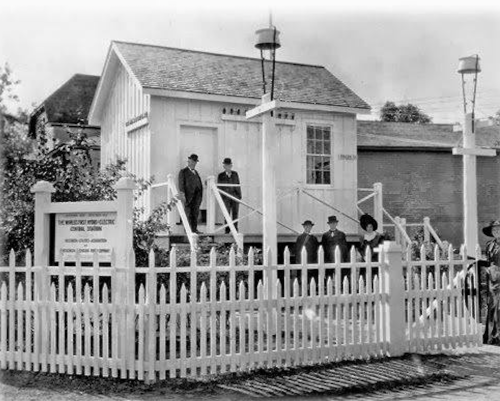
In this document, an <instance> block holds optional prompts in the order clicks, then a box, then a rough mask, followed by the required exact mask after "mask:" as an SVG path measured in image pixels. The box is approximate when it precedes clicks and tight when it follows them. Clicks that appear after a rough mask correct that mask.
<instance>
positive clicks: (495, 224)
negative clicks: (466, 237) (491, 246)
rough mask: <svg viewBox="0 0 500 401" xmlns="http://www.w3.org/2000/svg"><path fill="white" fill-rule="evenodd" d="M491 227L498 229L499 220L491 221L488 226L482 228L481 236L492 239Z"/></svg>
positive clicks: (499, 225)
mask: <svg viewBox="0 0 500 401" xmlns="http://www.w3.org/2000/svg"><path fill="white" fill-rule="evenodd" d="M493 227H500V220H493V221H492V222H491V223H490V225H489V226H487V227H484V228H483V234H484V235H487V236H488V237H493V233H492V230H493Z"/></svg>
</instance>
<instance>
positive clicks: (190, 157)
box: [188, 153, 200, 162]
mask: <svg viewBox="0 0 500 401" xmlns="http://www.w3.org/2000/svg"><path fill="white" fill-rule="evenodd" d="M188 159H191V160H192V161H194V162H199V161H200V160H199V159H198V155H197V154H194V153H193V154H192V155H191V156H189V157H188Z"/></svg>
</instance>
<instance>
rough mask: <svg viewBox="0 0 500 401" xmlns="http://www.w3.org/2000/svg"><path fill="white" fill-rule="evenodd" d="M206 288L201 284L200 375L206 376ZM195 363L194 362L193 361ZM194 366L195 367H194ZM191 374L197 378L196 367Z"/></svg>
mask: <svg viewBox="0 0 500 401" xmlns="http://www.w3.org/2000/svg"><path fill="white" fill-rule="evenodd" d="M206 303H207V287H206V285H205V283H202V284H201V289H200V310H201V311H200V314H201V316H200V363H199V364H200V375H201V376H206V375H207V368H208V353H207V309H206V308H205V305H206ZM193 362H194V363H196V360H193ZM194 366H196V365H194ZM191 374H192V375H193V376H197V374H196V367H195V368H194V369H193V370H192V372H191Z"/></svg>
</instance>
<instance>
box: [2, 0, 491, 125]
mask: <svg viewBox="0 0 500 401" xmlns="http://www.w3.org/2000/svg"><path fill="white" fill-rule="evenodd" d="M433 3H434V4H433ZM436 3H437V4H436ZM495 3H498V2H495V1H489V0H476V1H474V2H437V1H431V0H420V1H419V2H416V1H412V2H409V1H403V0H400V1H393V0H385V1H376V0H374V1H371V2H369V1H365V0H350V1H348V2H340V1H329V2H327V1H320V0H307V1H305V0H302V1H300V2H292V1H287V2H276V1H274V2H273V1H267V2H264V1H261V0H254V1H252V2H241V1H235V0H234V1H232V2H227V1H219V0H211V1H205V2H202V1H192V0H184V1H182V2H181V1H171V2H167V1H159V0H158V1H157V0H141V1H130V0H123V1H120V2H117V1H105V0H101V1H97V0H86V1H78V2H76V1H69V0H66V1H59V0H45V1H43V2H42V1H31V0H17V1H12V0H10V1H7V0H0V65H2V66H3V65H4V64H5V63H6V62H7V63H9V65H10V67H11V68H12V70H13V71H14V75H15V77H16V78H18V79H20V80H21V84H20V85H19V87H18V90H17V94H18V95H19V97H20V101H21V102H20V105H21V106H22V107H24V108H28V109H32V107H33V104H38V103H40V102H41V101H43V100H44V99H45V98H46V97H47V96H49V95H50V94H51V93H52V92H54V91H55V90H56V89H57V88H58V87H59V86H60V85H61V84H63V83H64V82H65V81H66V80H68V79H69V78H70V77H71V76H72V75H73V74H75V73H83V74H94V75H100V74H101V72H102V68H103V65H104V60H105V57H106V53H107V51H108V48H109V44H110V41H111V40H122V41H131V42H138V43H148V44H157V45H165V46H170V47H179V48H186V49H194V50H203V51H209V52H215V53H223V54H233V55H241V56H251V57H258V52H257V50H256V49H255V48H254V39H255V30H257V29H259V28H262V27H265V26H267V24H268V19H269V10H271V11H272V14H273V22H274V24H275V25H276V26H277V28H278V30H280V32H281V43H282V47H281V48H280V49H279V50H278V54H277V58H278V60H283V61H292V62H299V63H307V64H317V65H323V66H325V67H326V68H327V69H328V70H329V71H330V72H331V73H333V74H334V75H335V76H337V77H338V78H339V79H341V80H342V81H343V82H344V83H345V84H347V85H348V86H349V87H350V88H351V89H352V90H354V91H355V92H356V93H357V94H358V95H359V96H360V97H361V98H363V99H364V100H365V101H367V102H368V103H369V104H370V105H371V106H372V108H373V113H372V116H365V117H360V118H365V119H366V118H377V117H378V110H379V109H380V107H381V106H382V104H383V103H384V102H385V101H387V100H392V101H394V102H396V104H401V103H413V104H416V105H417V106H419V107H420V108H421V109H422V110H423V111H424V112H426V113H427V114H429V115H431V116H432V117H433V121H434V122H436V123H454V122H457V121H460V119H461V118H462V117H461V116H462V110H463V106H462V88H461V81H460V75H459V74H458V73H457V66H458V59H459V58H460V57H463V56H469V55H472V54H479V56H480V58H481V67H482V72H481V73H480V75H479V79H478V95H477V103H476V114H477V116H478V117H480V118H485V117H488V116H490V115H493V114H494V113H495V112H496V111H497V110H499V109H500V46H499V39H500V4H499V5H495ZM241 4H244V5H241Z"/></svg>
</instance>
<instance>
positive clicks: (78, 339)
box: [75, 253, 83, 375]
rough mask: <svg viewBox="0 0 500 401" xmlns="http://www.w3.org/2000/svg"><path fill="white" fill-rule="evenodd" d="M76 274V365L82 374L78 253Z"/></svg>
mask: <svg viewBox="0 0 500 401" xmlns="http://www.w3.org/2000/svg"><path fill="white" fill-rule="evenodd" d="M76 260H77V262H76V276H75V287H76V292H75V325H76V349H75V354H76V357H75V366H76V374H77V375H81V374H82V366H83V361H82V353H83V344H82V335H83V332H82V327H83V326H82V313H83V309H82V277H81V263H80V256H79V254H78V253H77V254H76Z"/></svg>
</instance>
